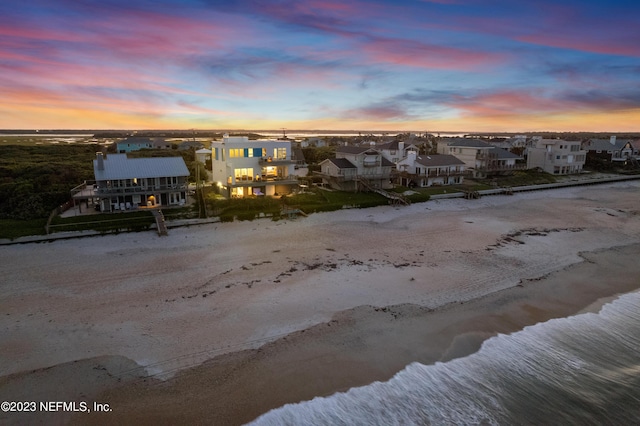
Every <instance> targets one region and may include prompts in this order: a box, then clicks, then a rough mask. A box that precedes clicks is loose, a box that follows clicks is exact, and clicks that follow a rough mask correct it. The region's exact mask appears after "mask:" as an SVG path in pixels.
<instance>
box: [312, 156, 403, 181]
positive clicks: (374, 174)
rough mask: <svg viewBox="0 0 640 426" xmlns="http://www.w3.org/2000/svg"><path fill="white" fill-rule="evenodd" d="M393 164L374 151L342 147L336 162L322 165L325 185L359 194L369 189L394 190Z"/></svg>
mask: <svg viewBox="0 0 640 426" xmlns="http://www.w3.org/2000/svg"><path fill="white" fill-rule="evenodd" d="M393 166H394V165H393V163H392V162H390V161H389V160H387V159H386V158H384V156H383V155H382V154H381V153H380V151H378V150H377V149H375V148H373V147H365V146H341V147H338V148H337V149H336V158H330V159H327V160H324V161H322V162H321V163H320V172H316V174H317V175H319V176H322V181H323V183H324V184H327V185H329V186H331V187H332V188H334V189H338V190H341V191H358V190H360V189H363V187H366V188H380V189H386V188H391V187H392V186H393V185H392V184H391V170H392V169H393Z"/></svg>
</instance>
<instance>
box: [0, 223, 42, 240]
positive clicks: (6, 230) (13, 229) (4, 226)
mask: <svg viewBox="0 0 640 426" xmlns="http://www.w3.org/2000/svg"><path fill="white" fill-rule="evenodd" d="M46 224H47V219H31V220H17V219H0V239H10V240H13V239H16V238H19V237H27V236H30V235H44V234H45V230H44V226H45V225H46Z"/></svg>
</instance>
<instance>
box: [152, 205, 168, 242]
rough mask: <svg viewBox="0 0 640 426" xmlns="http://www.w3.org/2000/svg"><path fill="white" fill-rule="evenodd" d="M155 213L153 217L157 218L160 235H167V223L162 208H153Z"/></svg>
mask: <svg viewBox="0 0 640 426" xmlns="http://www.w3.org/2000/svg"><path fill="white" fill-rule="evenodd" d="M152 213H153V217H155V218H156V226H157V229H158V235H160V236H161V237H162V236H166V235H168V233H167V224H166V223H165V221H164V214H163V213H162V210H160V209H158V210H152Z"/></svg>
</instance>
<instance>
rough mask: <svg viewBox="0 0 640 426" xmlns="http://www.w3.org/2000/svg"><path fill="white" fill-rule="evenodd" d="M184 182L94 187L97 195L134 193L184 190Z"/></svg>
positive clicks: (185, 187) (185, 185) (185, 188)
mask: <svg viewBox="0 0 640 426" xmlns="http://www.w3.org/2000/svg"><path fill="white" fill-rule="evenodd" d="M187 186H188V185H187V184H186V183H177V184H173V185H171V184H170V185H147V186H139V185H138V186H111V187H100V186H98V187H95V192H96V194H97V195H105V194H135V193H145V192H151V191H172V190H173V191H186V190H187Z"/></svg>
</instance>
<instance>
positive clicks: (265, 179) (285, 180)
mask: <svg viewBox="0 0 640 426" xmlns="http://www.w3.org/2000/svg"><path fill="white" fill-rule="evenodd" d="M267 183H269V184H271V183H280V184H292V183H298V177H297V176H295V175H289V176H266V175H263V176H262V177H261V178H260V179H236V183H234V184H231V186H259V185H261V184H267Z"/></svg>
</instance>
